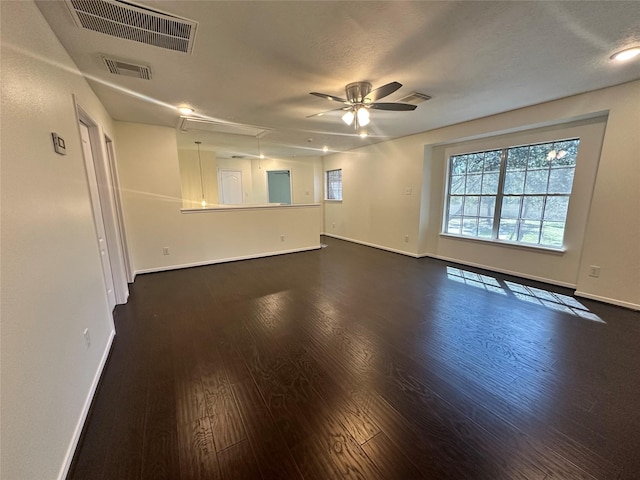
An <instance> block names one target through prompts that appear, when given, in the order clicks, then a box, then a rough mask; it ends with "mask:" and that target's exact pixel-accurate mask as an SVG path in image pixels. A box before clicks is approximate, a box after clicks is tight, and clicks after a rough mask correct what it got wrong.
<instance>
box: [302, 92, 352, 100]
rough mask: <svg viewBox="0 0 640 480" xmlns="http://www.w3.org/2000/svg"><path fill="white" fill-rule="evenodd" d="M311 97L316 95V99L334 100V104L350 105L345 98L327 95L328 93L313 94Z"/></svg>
mask: <svg viewBox="0 0 640 480" xmlns="http://www.w3.org/2000/svg"><path fill="white" fill-rule="evenodd" d="M311 95H315V96H316V97H320V98H324V99H325V100H332V101H334V102H340V103H349V102H347V101H346V100H345V99H344V98H340V97H334V96H333V95H327V94H326V93H318V92H311Z"/></svg>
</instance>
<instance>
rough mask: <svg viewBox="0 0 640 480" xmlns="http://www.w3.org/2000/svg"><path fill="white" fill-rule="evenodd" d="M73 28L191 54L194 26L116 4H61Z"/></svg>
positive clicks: (97, 0)
mask: <svg viewBox="0 0 640 480" xmlns="http://www.w3.org/2000/svg"><path fill="white" fill-rule="evenodd" d="M65 3H66V4H67V6H68V7H69V10H70V11H71V15H72V16H73V19H74V21H75V22H76V24H77V25H78V26H79V27H81V28H87V29H89V30H93V31H95V32H100V33H104V34H106V35H111V36H112V37H118V38H124V39H125V40H133V41H134V42H140V43H146V44H147V45H154V46H156V47H160V48H165V49H167V50H173V51H176V52H184V53H192V52H193V42H194V40H195V35H196V28H197V26H198V22H195V21H193V20H187V19H184V18H180V17H176V16H173V15H168V14H166V13H162V12H158V11H155V10H151V9H149V8H146V7H142V6H138V5H135V4H133V3H128V2H123V1H120V0H65Z"/></svg>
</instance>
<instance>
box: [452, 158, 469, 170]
mask: <svg viewBox="0 0 640 480" xmlns="http://www.w3.org/2000/svg"><path fill="white" fill-rule="evenodd" d="M466 172H467V156H466V155H457V156H455V157H451V174H452V175H461V174H464V173H466Z"/></svg>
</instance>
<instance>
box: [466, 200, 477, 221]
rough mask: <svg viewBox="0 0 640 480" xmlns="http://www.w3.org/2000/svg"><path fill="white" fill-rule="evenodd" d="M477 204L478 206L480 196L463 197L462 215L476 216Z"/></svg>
mask: <svg viewBox="0 0 640 480" xmlns="http://www.w3.org/2000/svg"><path fill="white" fill-rule="evenodd" d="M479 206H480V197H465V198H464V216H465V217H477V216H478V207H479Z"/></svg>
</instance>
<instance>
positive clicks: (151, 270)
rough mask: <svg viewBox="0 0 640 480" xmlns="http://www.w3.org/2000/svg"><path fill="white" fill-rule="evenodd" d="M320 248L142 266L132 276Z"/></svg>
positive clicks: (313, 248) (318, 247)
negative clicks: (158, 265) (159, 265)
mask: <svg viewBox="0 0 640 480" xmlns="http://www.w3.org/2000/svg"><path fill="white" fill-rule="evenodd" d="M320 248H321V247H320V244H318V245H314V246H313V247H305V248H294V249H291V250H278V251H277V252H266V253H256V254H252V255H242V256H239V257H228V258H220V259H217V260H205V261H204V262H194V263H183V264H180V265H167V266H164V267H154V268H144V269H142V270H136V271H135V272H134V277H135V276H136V275H138V274H142V273H155V272H166V271H169V270H179V269H181V268H190V267H202V266H205V265H215V264H217V263H228V262H237V261H239V260H251V259H254V258H264V257H274V256H276V255H286V254H288V253H299V252H308V251H310V250H319V249H320Z"/></svg>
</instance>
